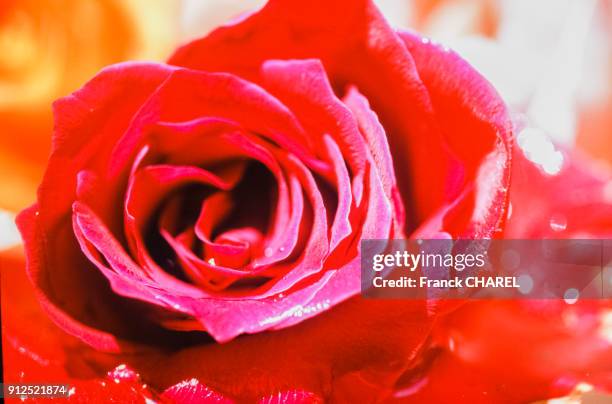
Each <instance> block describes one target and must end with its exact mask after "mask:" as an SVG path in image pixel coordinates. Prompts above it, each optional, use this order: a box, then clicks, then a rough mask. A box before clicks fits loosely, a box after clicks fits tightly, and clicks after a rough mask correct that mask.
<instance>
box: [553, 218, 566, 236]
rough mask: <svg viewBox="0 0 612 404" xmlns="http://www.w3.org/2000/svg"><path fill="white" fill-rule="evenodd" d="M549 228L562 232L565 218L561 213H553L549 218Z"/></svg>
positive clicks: (564, 226)
mask: <svg viewBox="0 0 612 404" xmlns="http://www.w3.org/2000/svg"><path fill="white" fill-rule="evenodd" d="M550 228H551V229H552V230H553V231H555V232H562V231H563V230H565V229H567V219H566V218H565V216H563V215H558V214H555V215H553V216H552V217H551V218H550Z"/></svg>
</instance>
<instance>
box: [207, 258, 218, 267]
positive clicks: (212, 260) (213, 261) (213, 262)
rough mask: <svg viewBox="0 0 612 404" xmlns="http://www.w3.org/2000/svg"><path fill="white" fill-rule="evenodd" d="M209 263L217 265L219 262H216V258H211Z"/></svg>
mask: <svg viewBox="0 0 612 404" xmlns="http://www.w3.org/2000/svg"><path fill="white" fill-rule="evenodd" d="M208 263H209V264H210V265H217V263H216V262H215V259H214V258H211V259H209V260H208Z"/></svg>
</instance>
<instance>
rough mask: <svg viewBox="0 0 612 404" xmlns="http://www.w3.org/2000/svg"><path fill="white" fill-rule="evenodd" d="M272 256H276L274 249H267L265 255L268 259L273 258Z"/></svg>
mask: <svg viewBox="0 0 612 404" xmlns="http://www.w3.org/2000/svg"><path fill="white" fill-rule="evenodd" d="M272 254H274V250H272V248H270V247H267V248H266V249H265V250H264V255H265V256H266V257H271V256H272Z"/></svg>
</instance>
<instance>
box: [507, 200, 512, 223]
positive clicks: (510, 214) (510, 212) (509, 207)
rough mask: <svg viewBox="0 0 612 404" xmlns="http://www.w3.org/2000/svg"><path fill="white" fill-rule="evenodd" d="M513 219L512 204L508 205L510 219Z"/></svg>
mask: <svg viewBox="0 0 612 404" xmlns="http://www.w3.org/2000/svg"><path fill="white" fill-rule="evenodd" d="M511 217H512V202H511V203H509V204H508V219H510V218H511Z"/></svg>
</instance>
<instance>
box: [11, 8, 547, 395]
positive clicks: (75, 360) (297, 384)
mask: <svg viewBox="0 0 612 404" xmlns="http://www.w3.org/2000/svg"><path fill="white" fill-rule="evenodd" d="M54 113H55V122H56V123H55V130H54V147H53V153H52V155H51V157H50V161H49V164H48V167H47V171H46V174H45V177H44V180H43V183H42V184H41V186H40V188H39V195H38V202H37V203H36V204H35V205H34V206H33V207H31V208H30V209H28V210H26V211H24V212H23V213H22V214H21V215H20V216H19V220H18V222H19V226H20V229H21V231H22V233H23V235H24V240H25V251H26V255H27V262H28V264H27V265H28V274H29V276H30V278H31V280H32V283H33V284H34V287H35V291H36V296H37V298H38V300H39V302H40V303H41V305H42V307H43V308H44V309H45V311H46V312H47V314H48V315H49V316H50V317H51V318H52V319H53V321H54V322H55V323H56V324H57V325H59V326H60V327H61V328H62V329H63V330H64V331H66V332H67V333H68V334H72V336H75V337H77V338H78V339H80V340H81V341H84V342H85V343H87V344H88V345H89V346H91V347H93V348H94V349H90V348H86V347H84V346H83V345H82V344H81V342H80V341H78V340H77V339H75V338H73V337H67V336H63V335H64V334H58V333H57V331H56V330H55V331H49V332H48V333H45V335H44V336H43V337H42V339H43V341H44V343H42V342H41V343H40V346H43V347H44V348H45V349H47V350H48V351H49V352H51V354H50V355H56V356H55V357H56V359H55V360H54V361H50V362H47V363H46V364H40V363H38V364H35V365H33V367H32V369H34V368H35V369H37V370H36V372H47V373H48V372H50V371H52V369H53V370H55V369H68V370H67V371H66V372H67V374H68V375H69V376H70V377H77V378H90V379H91V378H92V374H95V375H97V376H98V377H99V376H100V374H104V373H106V372H110V373H109V374H108V378H109V379H110V380H114V379H117V380H119V381H121V380H123V381H124V383H126V384H124V386H127V387H126V390H129V391H128V393H125V392H121V393H117V394H124V393H125V394H132V395H133V394H136V395H137V396H139V397H140V396H145V397H149V396H151V394H153V393H151V392H149V390H148V389H146V388H143V387H142V386H141V378H142V381H144V382H146V383H147V384H148V385H149V386H152V387H153V388H154V390H155V391H156V392H157V393H159V392H163V391H164V390H165V392H164V393H162V397H163V398H168V399H173V400H180V401H186V400H189V399H193V400H194V401H197V400H202V401H203V400H205V399H206V398H209V399H218V400H222V399H227V400H233V399H236V400H249V401H258V400H261V402H274V401H273V400H275V399H278V400H279V401H280V400H286V401H284V402H316V401H317V400H319V401H320V400H323V399H331V400H335V401H351V400H353V401H355V400H358V399H361V400H366V401H373V400H380V399H385V398H389V399H391V398H396V399H400V398H402V397H403V398H406V397H411V398H410V399H414V398H415V397H427V394H428V392H429V391H430V390H428V389H427V388H424V389H423V386H429V385H428V384H427V383H430V382H428V376H427V375H428V374H430V373H432V372H439V373H441V374H445V372H446V373H448V369H454V370H459V371H462V372H463V373H461V374H462V375H463V376H464V377H466V378H470V377H471V376H472V375H473V372H475V371H474V370H473V368H471V367H470V366H472V365H473V363H472V362H469V361H467V359H466V358H464V357H463V356H453V355H451V354H449V352H452V350H449V349H448V346H447V345H445V343H444V342H443V340H438V339H435V338H434V337H435V336H437V335H443V333H442V331H443V330H446V329H452V326H454V324H455V323H452V322H451V320H448V321H449V324H450V325H448V326H442V325H440V324H443V323H442V320H441V318H443V319H446V318H447V316H442V314H443V313H446V312H449V311H450V310H451V309H452V308H453V307H451V306H442V305H439V304H438V302H434V301H429V302H428V301H388V302H387V301H368V300H364V299H361V298H360V297H358V296H356V295H357V294H358V292H359V285H360V282H359V249H360V241H361V240H362V239H367V238H402V237H417V236H418V237H428V238H433V237H441V236H446V237H448V236H450V237H453V238H460V237H463V238H480V237H495V236H498V235H500V234H501V233H502V231H503V230H504V223H505V220H506V217H507V192H508V189H509V186H510V168H511V166H510V161H511V158H510V156H511V141H510V138H511V128H512V125H511V122H510V120H509V118H508V115H507V111H506V108H505V106H504V104H503V102H502V101H501V100H500V99H499V97H498V96H497V94H496V93H495V91H494V90H493V89H492V87H491V86H490V85H489V84H488V83H487V82H486V81H485V80H484V79H483V78H482V77H481V76H480V75H479V74H478V73H476V72H475V71H474V70H473V69H472V68H471V67H470V66H469V65H468V64H467V63H466V62H464V61H463V60H462V59H460V58H459V57H458V56H457V55H456V54H454V53H453V52H451V51H449V50H448V49H446V48H444V47H442V46H440V45H437V44H434V43H431V42H430V41H428V40H426V39H423V38H420V37H418V36H417V35H415V34H412V33H401V34H398V33H396V32H395V31H393V30H392V29H391V28H389V26H388V25H387V23H386V22H385V21H384V19H383V18H382V17H381V16H380V14H379V12H378V11H377V10H376V9H375V8H374V6H373V5H372V4H371V3H370V2H368V1H350V2H349V1H336V2H332V3H331V4H330V3H329V2H324V1H319V0H317V1H308V2H298V1H281V0H273V1H271V2H270V3H269V4H268V5H267V6H266V7H265V8H263V9H262V10H261V11H259V12H258V13H256V14H253V15H252V16H250V17H248V18H247V19H245V20H243V21H240V22H238V23H236V24H234V25H231V26H227V27H223V28H220V29H218V30H216V31H214V32H213V33H211V34H210V35H209V36H207V37H206V38H203V39H201V40H197V41H195V42H192V43H190V44H188V45H186V46H185V47H183V48H181V49H179V50H178V51H177V52H176V53H175V55H174V56H173V57H172V58H171V59H170V61H169V64H167V65H161V64H150V63H127V64H120V65H115V66H111V67H109V68H107V69H105V70H103V71H102V72H101V73H100V74H99V75H98V76H96V77H95V78H94V79H93V80H92V81H90V82H89V83H88V84H86V85H85V86H84V87H83V88H82V89H80V90H79V91H77V92H75V93H74V94H73V95H71V96H68V97H66V98H63V99H61V100H59V101H57V102H56V103H55V104H54ZM24 299H26V298H25V297H24ZM340 303H342V304H340ZM459 304H460V302H457V305H459ZM23 307H28V308H30V307H32V305H31V304H29V301H27V300H24V303H23ZM466 307H471V306H469V305H468V306H466ZM32 310H33V312H36V311H35V309H32ZM462 310H467V309H465V308H462ZM323 312H325V313H323ZM36 313H37V312H36ZM460 313H464V312H460ZM440 316H442V317H440ZM312 317H314V318H312ZM451 318H452V317H451ZM463 318H464V317H461V316H457V320H456V322H457V323H462V322H461V319H463ZM306 319H309V320H308V321H304V320H306ZM445 321H446V320H445ZM12 324H19V320H15V321H14V322H13V323H12ZM41 324H43V325H41V327H43V329H45V330H46V329H49V330H52V329H53V327H52V326H51V324H47V323H45V322H41ZM22 328H24V327H20V326H13V328H11V329H10V331H7V335H9V334H10V333H13V332H14V334H15V335H17V334H18V335H19V336H22V335H26V334H27V333H26V332H24V331H23V329H22ZM25 328H26V329H28V327H25ZM53 330H54V329H53ZM262 331H269V332H262ZM20 333H21V334H20ZM241 334H256V335H248V336H242V337H240V338H235V337H237V336H239V335H241ZM210 337H212V339H211V338H210ZM25 340H29V339H28V338H27V337H23V341H25ZM230 340H231V341H230ZM14 341H17V339H16V338H14V339H12V340H11V342H10V346H11V347H13V348H14V351H10V352H9V354H10V355H12V356H9V357H11V358H18V357H19V355H20V353H21V352H22V351H21V350H20V349H19V348H23V345H24V344H25V343H24V342H14ZM66 341H68V342H66ZM57 345H59V346H61V348H59V349H57V348H50V347H55V346H57ZM54 349H57V352H60V351H62V352H63V351H64V350H66V351H68V352H70V354H65V355H64V354H59V353H57V352H56V353H53V352H54ZM99 351H110V352H112V353H114V354H115V355H113V356H110V357H109V356H106V355H105V354H101V353H100V352H99ZM26 352H29V351H28V350H26ZM449 357H450V359H449ZM440 358H441V359H440ZM468 359H470V358H468ZM474 362H478V361H474ZM123 363H129V365H130V366H129V367H126V366H122V365H120V366H118V367H116V368H115V370H112V369H113V367H114V366H116V365H119V364H123ZM448 363H450V365H448V367H447V366H446V364H448ZM466 363H467V364H466ZM40 368H42V369H43V370H42V371H41V370H40ZM132 369H133V370H132ZM440 369H442V370H440ZM466 369H467V370H466ZM454 370H453V371H454ZM135 371H137V372H139V374H140V375H137V374H136V373H135ZM32 373H33V374H38V373H35V371H32ZM62 374H63V373H62ZM441 380H444V378H440V379H439V380H436V382H439V381H441ZM496 381H497V380H486V379H483V380H482V381H481V383H482V386H481V387H482V389H489V388H490V387H491V385H494V384H495V383H496ZM545 381H546V382H547V383H548V382H549V381H550V379H548V378H546V379H545ZM79 383H83V384H79ZM79 383H76V385H77V386H78V387H77V393H76V394H77V395H78V394H80V393H79V392H82V394H84V396H82V397H88V396H87V394H90V396H89V398H91V397H96V398H98V397H99V396H95V394H98V393H96V391H98V390H96V389H100V387H99V386H100V385H99V384H97V382H79ZM119 384H121V383H119ZM431 384H432V385H433V384H434V383H433V382H431ZM94 385H95V387H94ZM104 386H106V384H104ZM92 389H93V391H94V393H92V392H91V391H92ZM457 390H459V391H461V387H457V388H456V389H455V390H452V391H457ZM109 391H110V393H108V394H110V395H112V394H114V393H113V391H114V390H109ZM464 391H465V394H464V395H463V396H462V397H463V398H465V399H466V400H469V399H470V398H472V402H474V400H477V399H478V398H479V395H478V394H479V392H480V387H477V388H472V389H465V390H464ZM88 392H89V393H88ZM141 393H142V394H141ZM100 394H101V395H103V394H105V393H100ZM415 394H416V395H415ZM124 397H127V396H124ZM129 397H132V396H129ZM434 397H435V395H434ZM521 397H523V398H525V397H529V398H541V397H542V394H541V392H540V391H538V393H537V394H535V393H533V390H526V391H525V395H524V396H521ZM141 398H142V397H141ZM438 398H439V396H438ZM131 399H133V398H130V400H131ZM446 399H448V397H446ZM266 400H267V401H266ZM291 400H293V401H291Z"/></svg>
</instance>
